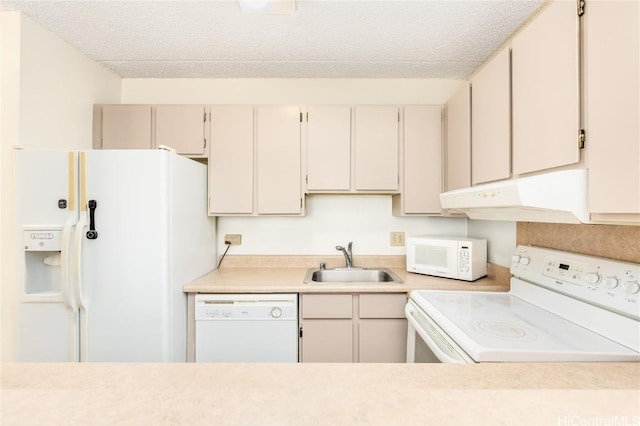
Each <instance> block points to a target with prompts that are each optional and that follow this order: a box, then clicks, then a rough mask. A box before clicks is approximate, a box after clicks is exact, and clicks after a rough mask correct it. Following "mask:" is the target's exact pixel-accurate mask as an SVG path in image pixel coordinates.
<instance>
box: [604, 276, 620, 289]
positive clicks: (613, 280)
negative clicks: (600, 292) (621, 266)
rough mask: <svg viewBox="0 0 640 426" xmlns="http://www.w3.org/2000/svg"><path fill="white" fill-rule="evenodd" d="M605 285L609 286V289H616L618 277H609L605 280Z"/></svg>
mask: <svg viewBox="0 0 640 426" xmlns="http://www.w3.org/2000/svg"><path fill="white" fill-rule="evenodd" d="M604 283H605V285H606V286H607V288H616V287H618V279H617V278H616V277H607V278H606V279H605V280H604Z"/></svg>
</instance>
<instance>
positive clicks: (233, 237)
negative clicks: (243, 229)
mask: <svg viewBox="0 0 640 426" xmlns="http://www.w3.org/2000/svg"><path fill="white" fill-rule="evenodd" d="M224 240H225V241H229V242H230V243H231V245H232V246H239V245H240V244H242V234H225V236H224Z"/></svg>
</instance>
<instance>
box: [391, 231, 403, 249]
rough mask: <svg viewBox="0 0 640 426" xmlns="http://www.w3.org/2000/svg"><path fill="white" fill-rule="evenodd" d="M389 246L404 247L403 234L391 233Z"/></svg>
mask: <svg viewBox="0 0 640 426" xmlns="http://www.w3.org/2000/svg"><path fill="white" fill-rule="evenodd" d="M389 244H391V245H392V246H404V232H392V233H391V237H390V241H389Z"/></svg>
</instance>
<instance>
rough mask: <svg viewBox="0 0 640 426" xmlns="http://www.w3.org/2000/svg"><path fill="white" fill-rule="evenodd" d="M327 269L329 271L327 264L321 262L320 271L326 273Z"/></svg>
mask: <svg viewBox="0 0 640 426" xmlns="http://www.w3.org/2000/svg"><path fill="white" fill-rule="evenodd" d="M325 269H327V264H326V263H324V262H320V270H321V271H324V270H325Z"/></svg>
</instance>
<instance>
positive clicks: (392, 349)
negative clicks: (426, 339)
mask: <svg viewBox="0 0 640 426" xmlns="http://www.w3.org/2000/svg"><path fill="white" fill-rule="evenodd" d="M405 302H406V299H405ZM358 334H359V336H358V345H359V346H358V356H359V361H360V362H399V363H403V362H406V360H407V320H406V319H361V320H360V322H359V323H358Z"/></svg>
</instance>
